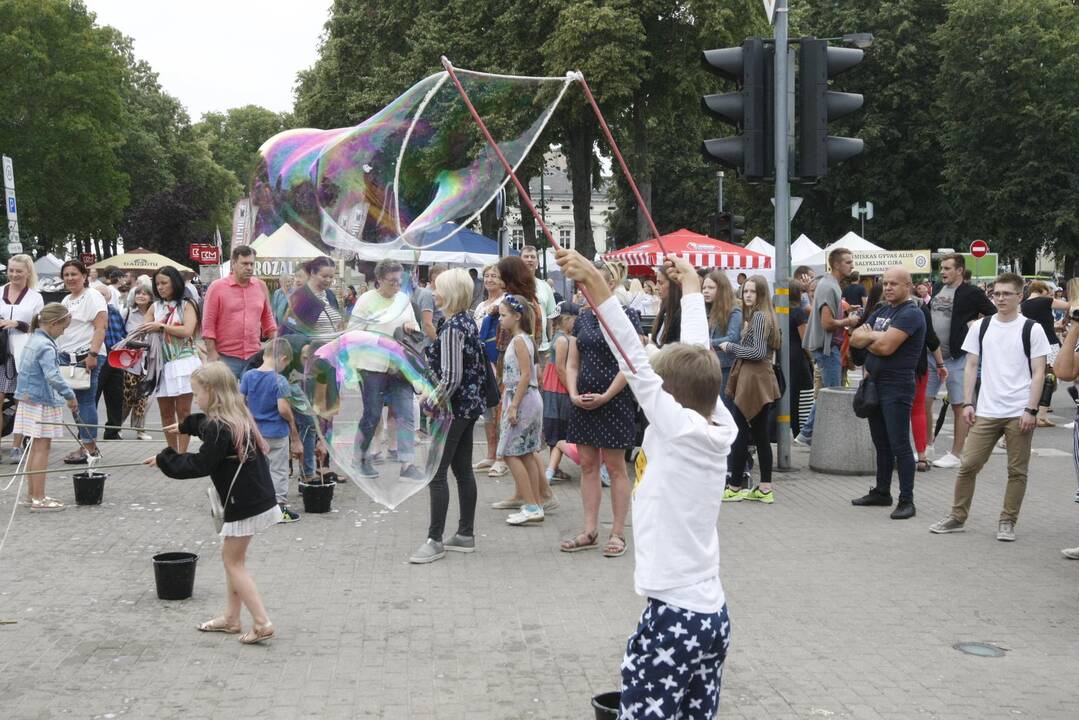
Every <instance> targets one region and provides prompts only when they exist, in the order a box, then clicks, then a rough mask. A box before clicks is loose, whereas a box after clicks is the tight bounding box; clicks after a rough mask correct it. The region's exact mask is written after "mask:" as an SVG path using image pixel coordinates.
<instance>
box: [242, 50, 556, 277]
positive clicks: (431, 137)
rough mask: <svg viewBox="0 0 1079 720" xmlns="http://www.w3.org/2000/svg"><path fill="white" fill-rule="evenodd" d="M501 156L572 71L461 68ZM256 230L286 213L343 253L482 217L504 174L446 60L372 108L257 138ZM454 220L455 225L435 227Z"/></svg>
mask: <svg viewBox="0 0 1079 720" xmlns="http://www.w3.org/2000/svg"><path fill="white" fill-rule="evenodd" d="M456 72H457V75H458V78H459V79H460V81H461V83H462V85H463V86H464V88H465V90H466V92H467V93H468V95H469V98H470V99H471V101H472V102H473V104H474V105H475V107H476V110H477V112H478V113H479V115H480V117H482V118H483V119H484V122H485V123H486V124H487V125H488V127H489V129H490V130H491V132H492V134H493V136H494V137H495V139H496V141H497V142H498V145H499V148H500V149H501V150H502V152H503V154H504V155H505V156H506V159H507V160H508V161H509V163H510V164H511V165H512V166H513V167H514V168H516V167H518V166H519V165H520V163H521V162H522V161H523V160H524V158H525V156H526V155H527V154H528V152H529V151H530V150H531V148H532V146H533V145H534V144H535V142H536V141H537V139H538V138H539V136H540V133H541V132H542V131H543V128H544V127H545V126H546V124H547V122H548V120H549V119H550V117H551V114H552V113H553V112H554V110H555V108H556V107H557V105H558V103H559V101H560V100H561V98H562V96H563V94H564V93H565V91H566V88H567V87H568V85H569V83H570V82H572V80H573V79H574V78H573V76H570V75H567V76H566V77H563V78H522V77H511V76H503V75H490V74H486V73H475V72H470V71H467V70H457V71H456ZM259 153H260V155H261V158H262V160H261V162H260V164H259V167H258V169H257V171H256V174H255V178H254V180H253V182H252V201H253V204H254V205H255V207H256V208H257V213H258V215H257V224H258V227H257V232H265V233H267V234H268V233H269V232H272V231H273V230H275V229H277V228H278V227H279V226H280V225H282V224H284V223H286V222H288V223H290V224H291V225H292V226H293V227H295V228H296V229H297V230H298V231H300V232H301V233H303V234H304V235H305V236H306V237H307V238H308V239H310V240H315V241H320V242H321V243H322V244H323V245H325V246H327V247H330V248H335V249H338V250H340V251H342V252H343V253H344V254H346V255H360V254H362V253H363V252H364V251H365V250H366V251H367V254H366V255H365V256H364V259H377V256H371V255H370V251H371V248H373V247H374V248H378V249H379V250H382V251H389V250H395V249H401V248H406V249H408V248H413V249H424V248H432V247H435V246H437V245H438V244H439V243H441V242H443V241H445V240H446V239H448V238H449V237H450V236H452V235H453V234H454V233H455V232H457V229H459V228H460V227H465V226H467V225H468V224H469V223H471V222H473V221H474V220H475V219H476V218H478V217H479V214H480V212H481V211H482V210H483V209H484V208H485V207H487V205H488V204H489V203H490V202H491V201H492V200H494V198H495V197H496V196H497V195H498V194H499V192H500V191H501V190H502V189H503V188H504V186H505V184H506V183H507V181H508V179H509V178H508V176H507V174H506V173H505V172H504V170H503V168H502V166H501V165H500V163H499V162H498V159H497V157H496V156H495V154H494V152H493V151H492V149H491V148H490V146H489V145H487V143H486V142H485V141H484V139H483V136H482V134H481V133H480V131H479V128H478V127H477V126H476V124H475V122H474V121H473V119H472V117H471V116H470V114H469V112H468V109H467V107H466V106H465V104H464V102H463V101H462V100H461V97H460V96H459V94H458V92H457V90H456V88H455V87H454V85H453V83H452V81H451V80H450V78H449V76H448V74H447V73H445V72H441V73H437V74H435V75H431V76H429V77H427V78H424V79H423V80H421V81H420V82H418V83H417V84H416V85H414V86H412V87H411V88H409V89H408V90H407V91H406V92H405V93H404V94H403V95H401V96H400V97H398V98H397V99H396V100H394V101H393V102H392V103H390V104H389V105H387V106H386V107H385V108H383V109H382V110H381V111H380V112H379V113H377V114H375V115H374V116H373V117H371V118H369V119H368V120H366V121H364V122H362V123H360V124H359V125H356V126H355V127H349V128H339V129H335V130H314V129H297V130H288V131H285V132H283V133H280V134H278V135H275V136H274V137H272V138H270V139H269V140H267V141H266V142H265V143H264V144H263V146H262V147H261V148H260V150H259ZM448 221H456V222H457V223H458V224H457V225H456V226H454V229H444V228H443V229H439V228H440V226H443V225H444V223H446V222H448Z"/></svg>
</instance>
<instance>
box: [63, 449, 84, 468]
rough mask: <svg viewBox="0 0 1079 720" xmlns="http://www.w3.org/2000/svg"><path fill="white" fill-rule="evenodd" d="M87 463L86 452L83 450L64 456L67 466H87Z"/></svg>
mask: <svg viewBox="0 0 1079 720" xmlns="http://www.w3.org/2000/svg"><path fill="white" fill-rule="evenodd" d="M86 462H87V461H86V452H85V451H83V450H81V449H80V450H75V451H74V452H71V453H68V454H67V455H65V456H64V464H65V465H85V464H86Z"/></svg>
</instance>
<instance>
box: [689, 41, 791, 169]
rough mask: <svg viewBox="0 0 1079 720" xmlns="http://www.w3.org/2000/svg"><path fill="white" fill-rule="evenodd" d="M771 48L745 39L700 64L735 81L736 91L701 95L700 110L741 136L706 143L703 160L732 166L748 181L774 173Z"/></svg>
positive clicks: (708, 54)
mask: <svg viewBox="0 0 1079 720" xmlns="http://www.w3.org/2000/svg"><path fill="white" fill-rule="evenodd" d="M773 54H774V52H773V46H772V45H770V44H767V45H766V44H765V42H764V41H763V40H762V39H761V38H747V39H746V41H745V42H744V43H742V47H736V48H721V49H718V50H705V51H704V52H703V53H701V58H702V62H703V64H704V66H705V67H706V68H707V69H709V70H711V71H712V72H714V73H716V74H717V75H720V76H722V77H725V78H727V79H729V80H733V81H734V82H736V83H738V90H737V91H736V92H729V93H720V94H717V95H705V96H704V97H702V98H701V106H702V107H703V108H704V109H705V110H706V111H708V112H709V113H711V114H712V115H715V116H716V117H718V118H720V119H721V120H723V121H724V122H727V123H730V124H731V125H734V126H735V127H736V128H737V129H738V130H739V131H740V132H741V133H742V134H741V136H738V135H734V136H731V137H725V138H716V139H713V140H705V141H704V142H703V143H702V145H701V150H702V152H703V153H704V157H705V158H706V159H708V160H712V161H714V162H718V163H720V164H722V165H726V166H727V167H731V168H734V169H736V170H737V171H738V173H739V174H740V175H741V176H742V177H743V178H745V179H746V180H750V181H759V180H764V179H766V178H768V177H770V176H773V175H774V174H775V171H774V162H773V159H772V148H773V145H774V141H773V138H772V134H773V133H772V127H773V123H772V107H773V101H772V87H773V82H772V72H771V67H772V56H773Z"/></svg>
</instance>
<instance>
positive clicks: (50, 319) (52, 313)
mask: <svg viewBox="0 0 1079 720" xmlns="http://www.w3.org/2000/svg"><path fill="white" fill-rule="evenodd" d="M70 315H71V313H69V312H68V311H67V308H66V307H64V306H63V305H61V304H60V303H49V304H48V305H46V306H45V307H43V308H41V310H40V311H39V312H38V314H37V315H35V316H34V319H33V321H31V323H30V332H34V331H35V330H37V329H38V328H39V327H42V326H43V325H52V324H53V323H55V322H60V321H61V320H63V319H64V318H66V317H69V316H70Z"/></svg>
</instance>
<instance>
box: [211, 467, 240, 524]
mask: <svg viewBox="0 0 1079 720" xmlns="http://www.w3.org/2000/svg"><path fill="white" fill-rule="evenodd" d="M243 466H244V463H243V461H242V460H237V465H236V474H235V475H233V476H232V482H231V483H229V491H228V494H227V495H225V502H226V503H227V502H228V501H229V498H230V497H232V486H233V485H235V484H236V478H238V477H240V470H241V468H243ZM206 495H207V496H209V498H210V517H211V518H213V521H214V529H215V530H216V531H217V532H218V533H220V532H221V529H222V528H223V527H225V503H223V502H221V493H219V492H217V487H216V486H215V485H214V484H213V481H210V487H208V488H206Z"/></svg>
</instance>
